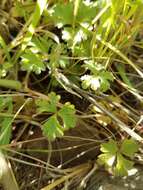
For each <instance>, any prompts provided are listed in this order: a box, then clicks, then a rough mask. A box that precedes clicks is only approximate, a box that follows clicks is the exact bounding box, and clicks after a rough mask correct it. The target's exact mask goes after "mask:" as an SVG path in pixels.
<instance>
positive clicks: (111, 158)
mask: <svg viewBox="0 0 143 190" xmlns="http://www.w3.org/2000/svg"><path fill="white" fill-rule="evenodd" d="M115 160H116V155H113V154H110V153H105V154H100V155H99V156H98V160H97V162H98V163H99V164H100V165H105V166H107V167H112V166H113V164H114V162H115Z"/></svg>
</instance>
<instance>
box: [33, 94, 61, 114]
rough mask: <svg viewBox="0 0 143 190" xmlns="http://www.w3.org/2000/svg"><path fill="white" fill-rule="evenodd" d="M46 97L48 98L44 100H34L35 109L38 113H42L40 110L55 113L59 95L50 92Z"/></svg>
mask: <svg viewBox="0 0 143 190" xmlns="http://www.w3.org/2000/svg"><path fill="white" fill-rule="evenodd" d="M48 98H49V101H47V100H44V99H38V100H37V101H36V105H37V111H38V112H39V113H42V112H51V113H56V112H57V104H58V102H59V100H60V96H59V95H56V94H55V93H54V92H51V93H50V94H49V95H48Z"/></svg>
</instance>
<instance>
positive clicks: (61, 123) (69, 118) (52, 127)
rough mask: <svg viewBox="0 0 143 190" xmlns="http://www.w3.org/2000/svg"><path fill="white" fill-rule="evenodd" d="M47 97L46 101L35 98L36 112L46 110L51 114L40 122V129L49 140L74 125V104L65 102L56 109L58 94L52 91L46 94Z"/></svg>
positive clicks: (61, 134) (62, 133)
mask: <svg viewBox="0 0 143 190" xmlns="http://www.w3.org/2000/svg"><path fill="white" fill-rule="evenodd" d="M48 99H49V100H48V101H46V100H42V99H38V100H36V105H37V113H43V112H48V113H50V114H51V116H49V117H48V119H47V120H46V121H45V122H44V123H43V124H42V125H43V127H42V130H43V134H44V135H45V136H47V137H48V139H49V140H54V139H55V138H56V137H61V136H63V135H64V131H65V130H68V129H70V128H73V127H75V125H76V116H75V108H74V105H72V104H70V103H69V102H67V103H65V104H64V105H62V106H61V107H60V109H58V107H57V106H58V104H59V100H60V96H59V95H56V94H55V93H54V92H51V93H50V94H49V95H48Z"/></svg>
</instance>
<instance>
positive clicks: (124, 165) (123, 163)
mask: <svg viewBox="0 0 143 190" xmlns="http://www.w3.org/2000/svg"><path fill="white" fill-rule="evenodd" d="M132 167H133V162H132V161H130V160H127V159H126V158H124V157H123V156H122V155H121V154H119V153H118V155H117V164H116V166H115V174H116V175H118V176H125V175H128V170H130V169H132Z"/></svg>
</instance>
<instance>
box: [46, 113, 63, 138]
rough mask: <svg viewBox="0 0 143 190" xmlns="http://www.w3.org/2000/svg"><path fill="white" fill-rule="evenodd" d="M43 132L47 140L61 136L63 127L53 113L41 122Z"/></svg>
mask: <svg viewBox="0 0 143 190" xmlns="http://www.w3.org/2000/svg"><path fill="white" fill-rule="evenodd" d="M43 134H44V135H45V136H46V137H48V139H49V140H54V139H55V138H56V137H60V136H63V134H64V133H63V129H62V127H61V125H60V124H59V121H58V120H57V117H56V116H55V115H53V116H51V117H49V118H48V120H47V121H46V122H45V123H44V124H43Z"/></svg>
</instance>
